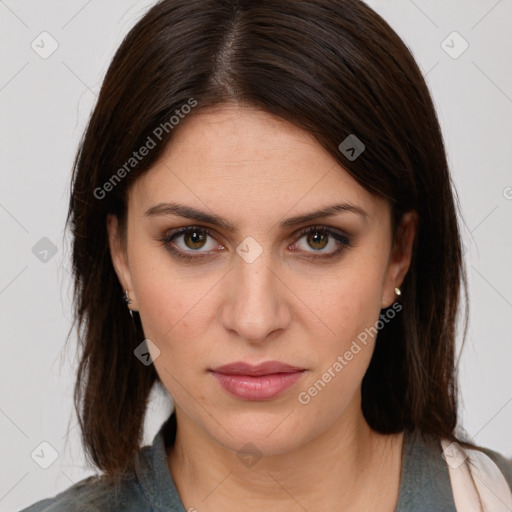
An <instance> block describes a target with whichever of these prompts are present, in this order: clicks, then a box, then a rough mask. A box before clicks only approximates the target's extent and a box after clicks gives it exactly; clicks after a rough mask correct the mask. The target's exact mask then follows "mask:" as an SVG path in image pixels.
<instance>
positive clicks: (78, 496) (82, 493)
mask: <svg viewBox="0 0 512 512" xmlns="http://www.w3.org/2000/svg"><path fill="white" fill-rule="evenodd" d="M146 510H147V511H149V510H150V508H149V506H148V504H147V502H146V501H145V500H144V499H143V497H142V495H141V494H140V492H139V490H138V487H137V483H136V481H134V480H133V479H129V480H125V481H123V482H122V483H121V484H118V485H116V486H113V485H110V484H108V483H107V482H105V480H103V479H101V478H100V477H98V476H90V477H88V478H85V479H83V480H80V481H79V482H77V483H76V484H74V485H72V486H70V487H68V488H67V489H65V490H64V491H62V492H61V493H59V494H57V495H56V496H54V497H52V498H46V499H44V500H41V501H38V502H36V503H34V504H32V505H30V506H29V507H27V508H24V509H23V510H21V511H20V512H116V511H123V512H132V511H133V512H135V511H137V512H139V511H140V512H144V511H146Z"/></svg>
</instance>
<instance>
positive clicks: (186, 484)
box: [168, 402, 403, 512]
mask: <svg viewBox="0 0 512 512" xmlns="http://www.w3.org/2000/svg"><path fill="white" fill-rule="evenodd" d="M176 419H177V425H178V428H177V432H176V440H175V443H174V445H173V446H172V447H171V448H170V451H169V458H168V462H169V470H170V472H171V474H172V476H173V479H174V481H175V483H176V487H177V489H178V492H179V494H180V496H181V498H182V501H183V503H184V505H185V508H186V510H189V508H190V509H191V510H194V508H196V509H197V510H200V511H201V512H203V511H205V512H207V511H209V510H227V511H229V510H238V509H239V507H240V504H241V503H243V508H244V510H245V512H251V511H252V510H255V511H256V510H258V511H260V510H262V509H267V508H268V509H271V510H275V511H280V510H283V511H284V510H287V511H289V510H290V509H291V508H293V507H292V504H293V505H294V506H295V507H298V508H297V510H300V506H302V507H303V508H305V509H306V510H321V509H330V510H335V509H338V508H339V506H340V505H341V504H343V509H344V510H346V511H349V510H364V507H365V506H367V505H368V504H369V503H370V502H369V501H368V496H371V497H372V499H374V500H375V504H376V508H375V507H374V509H373V510H380V508H379V507H381V506H382V505H383V503H387V505H386V506H387V508H385V507H383V508H382V509H383V510H392V508H389V506H390V505H391V504H392V506H394V504H396V501H397V499H398V487H399V481H400V468H401V453H402V437H403V436H402V435H401V434H398V435H387V436H385V435H382V434H378V433H377V432H375V431H373V430H372V429H371V428H370V427H369V425H368V423H367V422H366V420H365V419H364V416H363V414H362V411H361V409H360V402H359V407H357V408H356V410H355V413H354V411H350V410H346V411H345V412H344V414H343V415H341V416H340V417H339V418H338V419H337V421H336V422H335V423H333V424H332V425H331V426H330V427H329V428H328V429H327V430H325V431H324V432H323V433H322V434H321V435H319V436H317V437H315V438H314V439H311V440H309V441H308V442H305V443H303V444H301V445H300V446H299V447H297V448H296V449H295V450H293V451H291V452H287V453H284V454H279V455H265V454H262V455H261V458H259V460H257V462H255V463H254V464H253V465H250V467H246V466H244V464H241V462H240V459H239V457H238V454H237V452H236V451H234V450H231V449H228V448H226V447H225V446H223V445H222V444H220V443H218V442H217V441H216V440H215V439H213V438H212V437H210V436H208V434H207V433H206V432H205V431H204V430H203V429H202V428H200V427H198V426H197V425H196V424H195V423H194V422H193V421H192V420H191V418H190V417H188V416H187V414H186V413H185V412H184V411H183V410H182V409H180V408H179V407H176ZM378 485H380V486H382V492H379V491H378V489H377V488H376V487H377V486H378ZM368 489H372V491H371V492H368ZM248 496H250V497H251V498H250V501H249V500H248V498H247V497H248ZM371 503H373V502H371ZM298 504H300V506H299V505H298ZM361 507H363V508H361Z"/></svg>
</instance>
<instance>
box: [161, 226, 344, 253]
mask: <svg viewBox="0 0 512 512" xmlns="http://www.w3.org/2000/svg"><path fill="white" fill-rule="evenodd" d="M194 231H199V232H201V233H206V234H207V235H208V236H209V237H212V238H215V236H214V233H213V231H211V230H210V229H208V228H205V227H199V226H187V227H185V228H180V229H177V230H175V231H172V232H170V233H168V234H166V235H165V236H163V237H160V238H158V241H159V242H161V243H162V245H164V246H166V248H167V250H168V251H170V252H171V253H172V254H173V255H174V256H177V257H178V258H180V259H183V260H185V261H187V262H190V261H192V260H198V259H202V258H207V257H208V256H211V253H206V254H204V255H201V256H186V255H185V254H183V252H182V251H181V250H179V249H175V248H174V247H172V245H171V242H172V241H173V240H174V239H176V238H178V237H179V236H180V235H184V234H187V233H191V232H194ZM310 233H321V234H323V235H327V236H328V237H330V238H334V239H335V240H337V241H338V243H339V244H340V247H339V248H338V249H336V250H335V251H334V252H331V253H327V254H325V255H320V256H304V258H305V259H309V260H318V259H322V260H326V259H331V258H334V257H335V256H337V255H338V254H340V253H341V252H342V251H344V250H345V249H346V248H348V247H351V245H352V242H351V240H350V238H349V237H348V236H346V235H344V234H342V233H341V232H338V231H335V230H332V229H330V228H328V227H326V226H311V227H308V228H304V229H302V230H300V231H299V232H298V233H297V236H298V238H297V241H299V240H300V239H301V238H303V237H304V236H305V235H308V234H310ZM294 243H295V242H294ZM191 252H194V251H191Z"/></svg>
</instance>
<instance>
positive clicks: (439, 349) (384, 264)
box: [26, 0, 512, 512]
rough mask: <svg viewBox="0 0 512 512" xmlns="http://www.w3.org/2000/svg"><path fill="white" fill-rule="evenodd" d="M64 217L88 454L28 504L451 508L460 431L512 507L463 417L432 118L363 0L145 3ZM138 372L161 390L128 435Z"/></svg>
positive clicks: (449, 241) (504, 466)
mask: <svg viewBox="0 0 512 512" xmlns="http://www.w3.org/2000/svg"><path fill="white" fill-rule="evenodd" d="M68 222H70V224H71V228H72V234H73V268H74V277H75V300H76V303H75V305H76V318H77V328H78V332H79V333H80V335H81V339H82V341H83V348H84V350H83V355H82V360H81V363H80V367H79V371H78V378H77V385H76V389H75V404H76V408H77V413H78V416H79V420H80V427H81V430H82V435H83V442H84V447H85V450H86V453H87V455H88V456H89V458H90V461H91V462H92V463H93V464H94V465H95V466H96V467H97V468H98V469H99V470H100V471H101V472H102V475H101V476H98V477H90V478H87V479H84V480H82V481H81V482H79V483H77V484H75V485H74V486H72V487H70V488H68V489H67V490H65V491H64V492H63V493H61V494H59V495H58V496H57V497H55V498H50V499H48V500H43V501H41V502H38V503H36V504H35V505H33V506H32V507H29V508H28V509H26V510H27V511H30V512H35V511H42V510H48V511H57V510H71V509H73V507H76V508H77V509H79V510H123V511H126V510H128V511H131V510H133V511H135V510H137V511H141V510H167V511H169V510H171V511H184V510H187V511H192V510H197V511H200V512H203V511H205V512H206V511H208V512H209V511H219V510H222V511H232V510H239V509H240V508H243V509H244V510H246V511H253V510H258V511H259V510H262V509H269V510H274V511H291V510H309V511H312V510H346V511H363V510H364V511H366V510H372V511H375V512H380V511H382V512H385V511H387V512H389V511H401V512H404V511H419V510H436V511H439V510H443V511H452V510H456V507H457V509H458V510H461V503H462V502H461V501H460V492H459V497H458V498H457V492H456V489H460V487H458V484H455V483H454V482H456V481H457V475H461V474H462V469H461V470H460V471H459V473H456V471H457V469H459V468H466V469H465V470H466V471H468V469H467V468H468V467H469V468H470V467H471V466H470V465H469V464H468V463H467V461H466V458H467V457H468V454H470V453H471V454H477V453H480V454H483V455H484V454H486V455H485V457H486V460H487V462H486V464H487V467H490V466H489V462H490V463H491V464H492V468H494V470H496V471H497V472H498V473H499V476H500V478H501V480H499V483H501V484H502V485H501V487H499V489H498V487H496V489H498V491H497V492H493V494H494V495H498V498H499V501H500V502H501V503H504V504H506V503H507V500H508V499H509V498H510V496H509V494H510V487H509V486H510V485H512V461H509V460H506V459H504V458H503V457H502V456H501V455H499V454H497V453H496V452H492V451H490V450H484V449H481V450H476V451H475V447H473V445H472V444H471V443H469V442H468V441H466V440H464V439H462V438H461V436H460V435H457V434H456V427H457V382H456V372H455V362H454V351H455V322H456V317H457V314H458V311H459V292H460V291H463V292H464V293H465V297H466V299H467V292H466V281H465V277H464V268H463V262H462V257H461V241H460V235H459V228H458V221H457V211H456V205H455V201H454V193H453V191H452V189H451V183H450V175H449V171H448V166H447V161H446V155H445V150H444V146H443V139H442V135H441V132H440V128H439V123H438V120H437V117H436V113H435V110H434V107H433V104H432V100H431V98H430V95H429V91H428V88H427V86H426V84H425V82H424V79H423V77H422V75H421V72H420V70H419V69H418V66H417V64H416V63H415V61H414V59H413V57H412V55H411V53H410V52H409V50H408V49H407V48H406V46H405V45H404V43H403V42H402V41H401V40H400V38H399V37H398V36H397V35H396V34H395V33H394V32H393V30H392V29H391V28H390V27H389V25H388V24H387V23H386V22H385V21H384V20H382V18H380V17H379V16H378V15H377V14H376V13H375V12H373V11H372V10H371V9H370V8H369V7H368V6H366V5H365V4H364V3H362V2H360V1H359V0H343V1H342V0H336V1H332V0H331V1H327V0H301V1H292V0H280V1H276V0H263V1H258V2H250V1H243V0H238V1H237V0H198V1H195V2H189V1H185V0H163V1H161V2H159V3H158V4H157V5H155V6H154V7H153V8H152V9H151V10H150V11H149V12H148V13H147V14H146V15H145V16H144V18H143V19H142V20H141V21H140V22H138V23H137V25H136V26H135V27H134V28H133V29H132V30H131V32H130V33H129V34H128V36H127V37H126V38H125V40H124V41H123V43H122V45H121V47H120V48H119V50H118V52H117V53H116V55H115V57H114V59H113V62H112V64H111V66H110V68H109V70H108V72H107V75H106V77H105V81H104V83H103V86H102V89H101V92H100V95H99V99H98V103H97V105H96V107H95V109H94V112H93V114H92V118H91V120H90V123H89V126H88V127H87V131H86V133H85V136H84V139H83V141H82V144H81V147H80V150H79V152H78V155H77V158H76V162H75V169H74V175H73V184H72V191H71V201H70V208H69V215H68ZM121 298H123V299H124V302H123V301H122V300H121ZM466 325H467V323H466ZM154 385H158V386H163V387H164V388H165V389H166V390H167V391H168V392H169V394H170V395H171V396H172V399H173V402H174V404H175V409H174V411H173V413H172V415H171V416H170V417H169V419H168V420H167V421H166V422H165V423H164V425H162V427H161V429H160V431H159V432H158V434H157V435H156V436H155V438H154V441H153V444H152V445H151V446H147V447H144V448H141V447H140V443H141V439H142V434H143V432H142V426H143V420H144V415H145V411H146V406H147V400H148V396H149V393H150V391H151V389H152V387H153V386H154ZM441 443H443V444H441ZM469 460H470V461H471V460H473V459H471V458H470V459H469ZM475 460H476V458H475ZM469 471H470V469H469ZM454 475H455V476H454ZM503 475H504V476H503ZM470 476H471V475H470ZM505 478H506V480H505ZM473 480H479V478H475V476H474V474H473ZM467 481H468V480H467V479H466V483H467ZM496 481H498V480H496ZM503 482H505V486H506V489H504V487H503ZM507 482H508V484H507ZM480 487H481V486H480ZM487 487H488V486H487ZM475 490H476V492H478V490H479V488H478V486H476V487H475ZM493 510H497V509H493Z"/></svg>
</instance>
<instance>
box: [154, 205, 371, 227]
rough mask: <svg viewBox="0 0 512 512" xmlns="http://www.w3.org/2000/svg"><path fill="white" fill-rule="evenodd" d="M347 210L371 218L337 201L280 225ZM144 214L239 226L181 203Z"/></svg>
mask: <svg viewBox="0 0 512 512" xmlns="http://www.w3.org/2000/svg"><path fill="white" fill-rule="evenodd" d="M346 212H350V213H354V214H357V215H360V216H361V217H364V218H365V219H366V220H367V219H368V218H369V215H368V213H367V212H366V211H365V210H363V208H361V207H360V206H357V205H355V204H349V203H337V204H332V205H329V206H325V207H323V208H321V209H319V210H315V211H313V212H310V213H305V214H302V215H297V216H295V217H290V218H288V219H286V220H284V221H282V222H281V223H280V224H279V225H280V227H281V228H289V227H293V226H297V225H299V224H304V223H305V222H310V221H313V220H315V219H320V218H326V217H332V216H334V215H337V214H339V213H346ZM144 215H145V216H146V217H153V216H167V215H174V216H178V217H185V218H187V219H192V220H196V221H198V222H206V223H208V224H212V225H214V226H218V227H221V228H223V229H225V230H227V231H230V232H236V231H237V227H236V226H235V225H233V224H231V223H230V222H229V221H227V220H226V219H224V218H222V217H220V216H219V215H215V214H211V213H207V212H205V211H201V210H197V209H196V208H192V207H190V206H185V205H183V204H179V203H167V202H163V203H158V204H156V205H155V206H152V207H151V208H148V209H147V210H146V212H145V213H144Z"/></svg>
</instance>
